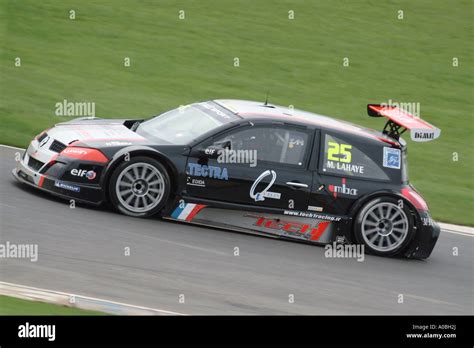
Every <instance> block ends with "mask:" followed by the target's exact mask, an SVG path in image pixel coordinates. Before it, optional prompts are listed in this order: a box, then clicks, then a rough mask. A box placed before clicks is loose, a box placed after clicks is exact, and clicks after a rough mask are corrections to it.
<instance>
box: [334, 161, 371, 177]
mask: <svg viewBox="0 0 474 348" xmlns="http://www.w3.org/2000/svg"><path fill="white" fill-rule="evenodd" d="M326 167H327V168H329V169H336V170H341V171H343V172H349V173H357V174H364V166H360V165H357V164H350V163H339V162H332V161H327V163H326Z"/></svg>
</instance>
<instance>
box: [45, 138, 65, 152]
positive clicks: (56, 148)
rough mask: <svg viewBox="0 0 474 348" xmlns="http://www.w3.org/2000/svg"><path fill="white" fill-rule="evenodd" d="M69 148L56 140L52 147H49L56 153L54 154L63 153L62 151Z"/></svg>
mask: <svg viewBox="0 0 474 348" xmlns="http://www.w3.org/2000/svg"><path fill="white" fill-rule="evenodd" d="M66 147H67V146H66V145H64V144H63V143H62V142H60V141H57V140H54V141H53V142H52V143H51V146H50V147H49V149H50V150H51V151H54V152H57V153H59V152H61V151H62V150H64V149H65V148H66Z"/></svg>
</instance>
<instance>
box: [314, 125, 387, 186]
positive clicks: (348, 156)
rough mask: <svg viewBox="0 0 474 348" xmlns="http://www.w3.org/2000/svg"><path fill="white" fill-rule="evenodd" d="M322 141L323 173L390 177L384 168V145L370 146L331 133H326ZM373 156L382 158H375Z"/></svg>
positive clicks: (382, 178) (372, 177) (358, 176)
mask: <svg viewBox="0 0 474 348" xmlns="http://www.w3.org/2000/svg"><path fill="white" fill-rule="evenodd" d="M322 141H323V143H322V149H323V153H322V159H323V162H322V165H321V171H322V173H323V174H336V175H340V176H345V177H356V178H365V179H375V180H389V179H390V178H389V176H388V175H387V173H386V172H385V170H384V169H383V168H382V167H383V153H382V151H383V150H382V147H377V148H374V147H373V146H372V147H369V146H370V145H364V144H363V143H358V142H354V141H351V140H348V139H342V138H340V137H337V136H335V135H330V134H325V135H324V137H323V138H322ZM379 152H380V154H379ZM372 156H376V157H380V158H377V159H374V158H372Z"/></svg>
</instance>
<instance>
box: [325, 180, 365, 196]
mask: <svg viewBox="0 0 474 348" xmlns="http://www.w3.org/2000/svg"><path fill="white" fill-rule="evenodd" d="M329 191H331V192H332V194H333V196H334V198H337V194H338V193H341V194H343V195H349V196H357V192H358V191H359V190H357V189H354V188H350V187H347V186H346V178H344V179H342V185H341V186H336V185H329Z"/></svg>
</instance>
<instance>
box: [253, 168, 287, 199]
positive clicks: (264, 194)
mask: <svg viewBox="0 0 474 348" xmlns="http://www.w3.org/2000/svg"><path fill="white" fill-rule="evenodd" d="M269 175H271V176H272V179H271V180H270V183H269V184H268V185H267V187H265V189H263V191H262V192H255V190H256V189H257V186H258V184H259V183H260V181H262V180H263V179H264V178H266V177H267V176H269ZM276 177H277V174H276V172H275V171H274V170H266V171H264V172H263V173H262V174H260V176H259V177H258V178H257V180H255V181H254V183H253V185H252V187H251V188H250V198H252V199H253V200H255V202H262V201H264V200H265V198H271V199H280V197H281V194H280V193H278V192H269V191H268V190H269V189H270V188H271V187H272V185H273V184H274V183H275V180H276Z"/></svg>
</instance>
